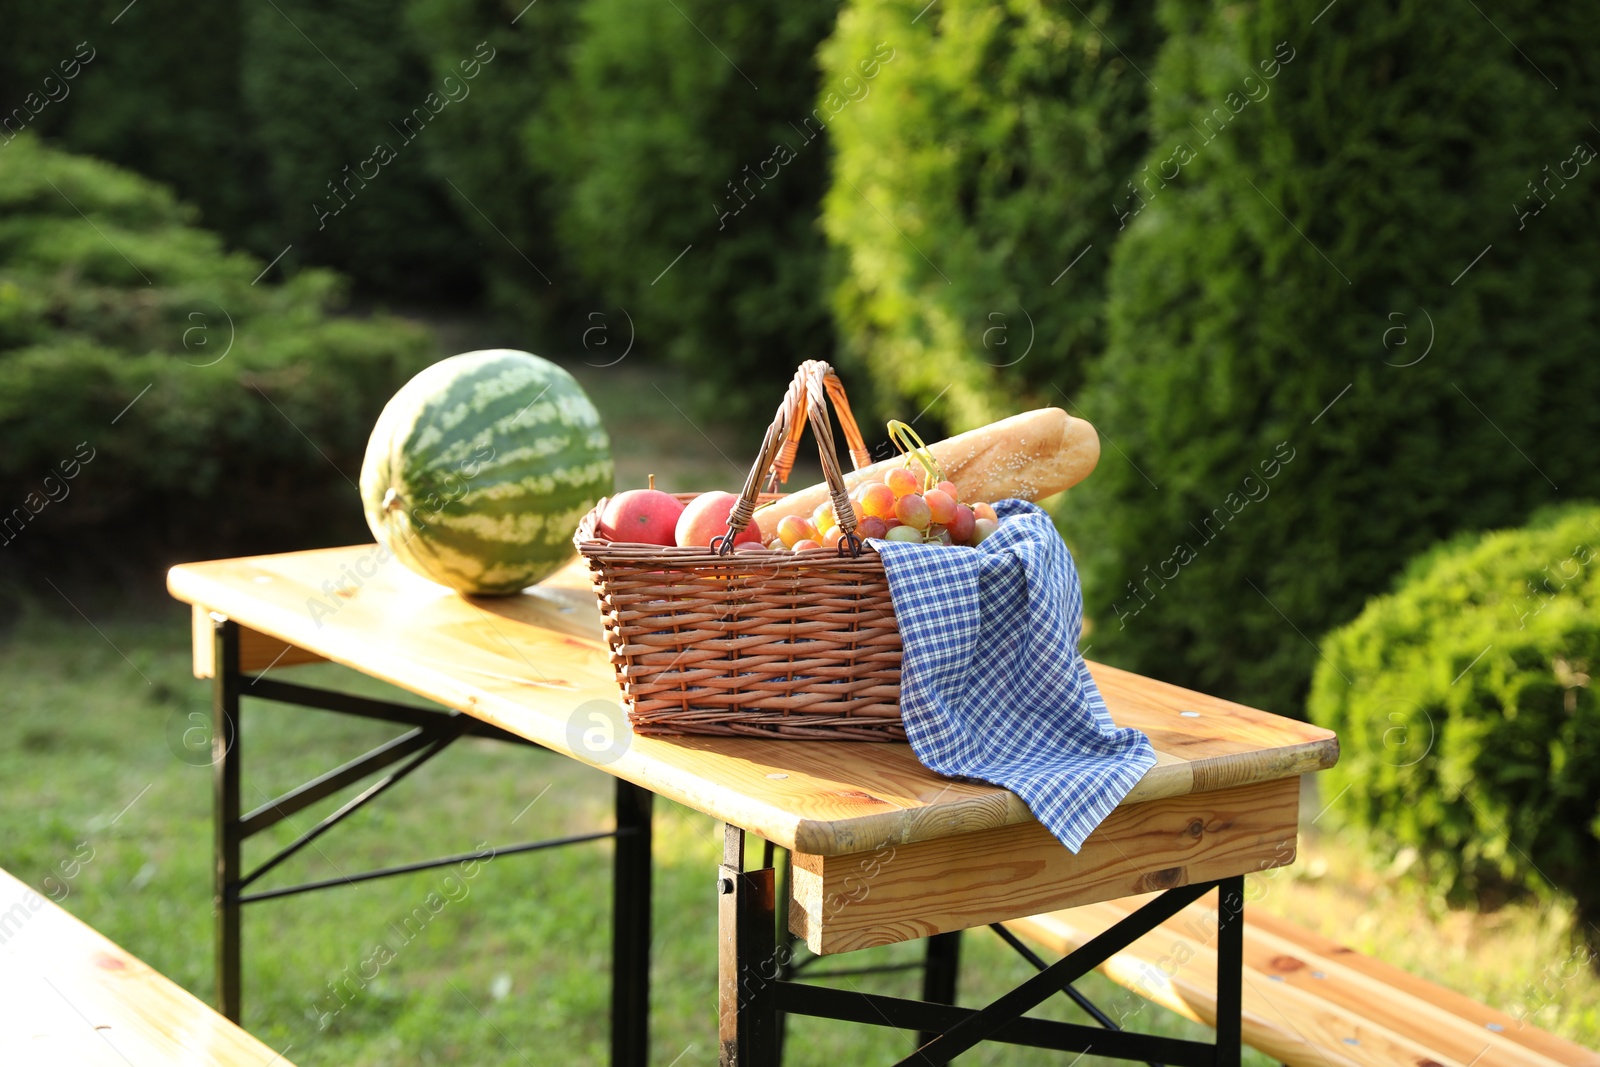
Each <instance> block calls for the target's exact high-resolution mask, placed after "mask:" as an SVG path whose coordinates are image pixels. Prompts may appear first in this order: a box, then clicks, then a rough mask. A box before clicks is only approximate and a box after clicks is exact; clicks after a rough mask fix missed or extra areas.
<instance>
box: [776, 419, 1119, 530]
mask: <svg viewBox="0 0 1600 1067" xmlns="http://www.w3.org/2000/svg"><path fill="white" fill-rule="evenodd" d="M928 450H929V451H931V452H932V453H933V455H934V458H935V459H937V460H938V461H939V466H940V468H941V469H942V470H943V473H944V476H945V477H946V478H948V479H949V480H950V481H952V482H954V483H955V485H956V488H957V489H958V490H960V492H961V499H962V500H964V501H966V502H968V503H973V502H976V501H980V500H985V501H995V500H1004V499H1006V498H1007V497H1016V498H1018V499H1021V500H1042V499H1044V498H1045V497H1047V496H1052V495H1054V494H1056V493H1059V492H1061V491H1062V490H1064V489H1070V488H1072V487H1073V486H1074V485H1077V484H1078V483H1079V482H1081V481H1083V479H1084V478H1086V477H1088V475H1089V472H1090V471H1092V470H1094V466H1095V464H1096V463H1098V462H1099V461H1100V435H1099V434H1097V433H1095V429H1094V427H1093V426H1091V425H1089V423H1087V422H1085V421H1084V420H1082V419H1075V418H1073V417H1072V416H1070V415H1068V414H1067V413H1066V412H1065V411H1062V410H1061V409H1060V408H1040V409H1038V410H1037V411H1025V412H1023V413H1022V414H1021V415H1013V416H1011V417H1010V418H1009V419H1001V420H1000V421H999V422H992V423H990V424H989V425H987V426H980V427H979V428H978V429H976V430H968V431H967V432H966V433H961V434H957V435H956V436H954V437H950V438H946V439H945V440H943V441H935V442H934V443H933V444H930V445H929V446H928ZM904 463H905V457H904V456H895V457H893V458H892V459H886V460H884V461H882V462H881V463H874V464H872V466H870V467H864V468H862V469H861V470H859V471H853V472H851V473H849V474H846V475H845V484H846V485H848V486H849V487H850V488H852V489H853V488H855V486H856V485H857V484H859V483H860V482H861V481H863V480H864V479H867V478H874V479H881V478H882V477H883V475H884V473H885V472H886V471H888V470H889V469H890V468H892V467H898V466H901V465H903V464H904ZM827 499H828V487H827V485H826V484H825V483H818V484H816V485H813V486H808V487H807V488H805V489H801V490H800V491H799V492H796V493H791V494H789V495H788V496H786V497H784V498H783V499H782V500H779V501H777V502H776V503H773V504H769V505H767V506H766V507H764V508H761V509H759V510H758V511H757V512H756V521H757V522H758V523H760V525H761V533H762V539H763V540H766V539H768V538H770V537H772V536H773V535H774V534H775V533H776V532H777V528H778V520H780V519H782V518H783V517H784V516H785V515H806V516H809V515H810V514H811V513H812V512H813V511H815V510H816V507H817V505H818V504H820V503H822V502H823V501H824V500H827Z"/></svg>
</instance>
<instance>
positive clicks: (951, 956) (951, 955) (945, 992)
mask: <svg viewBox="0 0 1600 1067" xmlns="http://www.w3.org/2000/svg"><path fill="white" fill-rule="evenodd" d="M960 973H961V931H960V930H955V931H953V932H951V933H948V934H934V935H933V936H932V937H930V938H928V962H927V965H926V967H925V969H924V970H923V972H922V999H923V1000H924V1001H925V1002H927V1003H929V1004H954V1003H955V1002H956V979H957V977H958V976H959V975H960ZM938 1036H939V1035H938V1034H936V1033H928V1032H923V1033H920V1034H918V1035H917V1047H918V1048H921V1047H922V1046H923V1045H926V1044H927V1043H928V1042H930V1041H932V1040H933V1039H934V1038H936V1037H938Z"/></svg>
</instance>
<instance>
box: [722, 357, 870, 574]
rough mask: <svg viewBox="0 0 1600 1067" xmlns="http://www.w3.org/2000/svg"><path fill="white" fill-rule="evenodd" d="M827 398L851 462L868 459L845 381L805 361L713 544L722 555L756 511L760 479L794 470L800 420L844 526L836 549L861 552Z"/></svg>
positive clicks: (828, 369)
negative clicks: (807, 428) (724, 527)
mask: <svg viewBox="0 0 1600 1067" xmlns="http://www.w3.org/2000/svg"><path fill="white" fill-rule="evenodd" d="M829 398H832V400H833V404H834V410H835V411H836V412H837V414H838V416H839V425H840V426H841V427H843V429H844V434H845V441H846V442H847V443H848V444H849V446H850V460H851V462H852V463H853V464H854V465H855V467H856V469H857V470H859V469H861V468H862V467H864V466H866V465H867V464H868V463H869V462H870V461H871V456H870V455H869V454H868V452H867V449H866V446H865V445H864V444H863V443H862V440H861V430H860V429H859V428H858V427H857V426H856V420H855V416H854V415H852V414H851V413H850V402H849V401H848V400H847V399H846V398H845V394H844V384H843V383H842V382H840V381H839V376H838V375H837V374H835V373H834V371H833V368H832V367H831V366H829V365H828V364H827V363H824V362H822V361H821V360H816V359H808V360H806V361H805V362H804V363H802V364H800V367H799V369H798V370H796V371H795V375H794V380H793V381H791V382H790V383H789V388H788V390H787V391H786V392H785V393H784V395H783V403H782V404H781V405H779V407H778V414H777V415H776V416H775V417H774V418H773V420H772V425H771V426H768V427H767V433H766V437H765V438H763V439H762V442H761V452H760V454H759V455H757V456H756V461H755V464H754V465H753V466H752V467H751V468H750V473H749V475H748V476H746V478H745V480H744V489H743V491H742V492H741V493H740V494H739V502H738V503H737V504H735V505H734V507H733V511H732V513H731V514H729V515H728V532H727V533H725V534H723V535H722V536H721V537H720V538H719V539H717V540H716V541H714V542H713V547H714V548H715V549H716V551H718V552H719V553H721V554H722V555H727V554H728V553H730V552H732V551H733V541H734V538H735V537H737V536H738V535H739V534H740V533H741V532H742V531H743V530H744V529H745V527H747V526H749V525H750V520H751V518H752V517H753V516H754V514H755V510H756V498H757V496H758V495H759V494H760V492H761V481H762V479H763V478H764V477H767V476H768V474H769V473H770V474H771V475H772V477H773V480H774V481H775V482H779V481H784V480H787V478H788V476H789V471H790V470H792V469H793V466H794V458H795V454H796V451H797V450H798V448H799V441H800V435H801V433H802V432H804V429H805V424H806V423H807V422H808V421H809V422H810V423H811V432H812V433H813V434H814V435H815V436H816V439H817V451H818V453H819V458H820V459H821V461H822V476H823V478H824V479H825V480H826V481H827V483H828V496H829V498H830V499H831V500H832V502H833V513H834V514H835V515H836V516H838V519H839V526H840V527H841V528H842V529H843V530H844V536H843V537H841V538H840V541H839V544H840V551H841V552H843V551H844V550H845V548H846V547H847V546H848V548H849V551H850V554H851V555H852V556H854V555H859V554H860V552H861V539H860V538H858V537H857V536H856V514H855V509H854V508H853V507H851V506H850V492H849V490H848V489H846V488H845V484H844V472H843V471H841V470H840V469H839V456H838V453H837V451H836V450H835V447H834V443H833V424H832V422H831V420H830V419H829V418H828V400H829Z"/></svg>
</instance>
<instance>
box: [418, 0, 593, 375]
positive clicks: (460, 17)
mask: <svg viewBox="0 0 1600 1067" xmlns="http://www.w3.org/2000/svg"><path fill="white" fill-rule="evenodd" d="M579 10H580V8H579V6H578V5H574V4H552V3H542V4H533V5H529V4H528V2H527V0H520V2H519V0H412V2H411V3H410V4H409V6H408V7H407V8H406V18H407V24H408V26H409V27H410V29H411V36H412V37H413V39H415V40H416V41H417V42H418V47H421V48H424V49H425V50H426V53H427V56H428V61H429V66H430V68H431V70H432V74H433V80H434V81H435V82H442V81H443V79H444V78H445V77H446V76H447V75H448V76H454V77H457V78H459V77H460V76H461V74H462V73H463V72H462V69H461V63H462V61H463V60H470V59H471V58H472V57H473V56H474V55H475V54H476V53H477V51H478V48H479V45H480V44H483V43H487V44H488V47H489V48H490V49H492V51H493V55H494V59H493V60H492V61H491V62H490V63H489V64H488V65H487V66H486V67H484V69H483V72H482V75H481V76H480V77H477V78H475V79H473V80H472V82H471V86H470V89H471V96H470V99H468V100H463V101H462V105H461V107H459V108H457V107H455V106H454V105H451V108H450V110H451V112H452V113H451V114H449V115H447V116H442V119H446V118H447V119H448V120H449V121H442V120H441V121H440V122H439V123H437V124H436V125H435V126H431V127H430V128H429V130H428V136H427V137H426V138H419V139H418V144H419V145H420V146H421V147H422V149H423V155H424V158H425V159H426V161H427V165H428V170H429V172H430V173H431V174H432V175H433V176H434V178H435V179H436V180H437V181H438V182H439V184H440V185H441V186H442V187H443V188H444V189H445V190H446V192H447V194H448V195H449V196H450V197H452V198H454V200H455V206H456V207H457V209H458V210H457V212H456V213H457V214H458V215H459V216H460V217H461V218H462V219H464V220H465V223H466V227H467V229H468V230H469V231H471V233H472V234H473V241H472V243H473V245H474V249H473V254H474V256H475V257H476V258H477V259H478V260H479V263H480V266H481V270H482V273H483V275H484V282H485V285H486V287H487V295H488V298H489V303H490V305H491V306H492V307H494V308H495V309H497V310H499V311H503V312H508V313H510V314H511V315H512V316H513V317H514V319H515V320H516V321H517V322H518V323H520V324H522V325H523V326H525V327H528V328H530V329H533V330H535V331H537V334H538V335H539V336H540V337H541V338H542V340H541V341H540V343H539V346H533V347H539V350H540V351H543V350H545V347H553V348H554V349H555V350H557V351H563V352H576V351H579V350H580V347H581V344H582V340H583V330H584V329H586V328H587V327H588V326H590V325H593V324H594V322H596V321H599V320H585V319H584V317H583V316H584V314H585V313H586V312H588V311H592V310H594V309H595V308H597V307H599V306H600V305H599V303H598V302H597V301H595V300H592V299H591V300H584V299H582V297H583V294H584V287H583V285H582V284H581V283H580V282H579V281H578V280H577V279H576V278H575V277H574V273H575V272H574V269H573V267H572V265H571V263H570V262H569V261H568V259H567V257H566V255H565V253H564V251H563V249H562V248H561V247H560V245H559V243H558V242H557V240H556V235H555V233H554V228H553V226H552V219H553V217H554V212H555V207H554V195H553V193H552V190H551V188H550V180H549V177H548V175H547V174H545V173H543V172H542V171H541V170H540V168H539V167H538V165H537V157H536V156H535V155H534V154H532V152H531V150H530V148H529V138H530V129H531V128H532V127H533V126H535V125H536V124H537V122H538V121H539V116H540V115H542V114H544V113H545V111H546V109H547V108H548V107H549V100H550V96H551V93H552V92H553V90H554V89H555V87H556V86H558V85H560V84H561V83H562V82H563V81H564V80H565V79H566V78H567V77H568V65H567V53H568V50H569V48H570V46H571V43H572V39H573V37H574V36H575V34H576V30H577V26H578V11H579ZM513 19H516V23H515V25H513V24H512V20H513ZM447 183H449V184H447ZM450 184H454V185H455V186H456V187H457V189H459V190H460V192H459V193H458V192H456V191H455V190H453V189H451V188H450ZM469 199H470V203H468V200H469ZM480 212H481V213H480ZM618 325H620V323H619V324H618ZM598 339H599V334H594V335H591V340H594V341H596V342H598ZM524 347H530V346H528V345H527V344H526V343H524ZM617 347H618V351H620V350H621V345H620V344H619V345H618V346H617ZM597 350H598V346H597ZM591 360H592V361H593V362H602V360H601V359H600V358H599V357H598V356H596V357H591Z"/></svg>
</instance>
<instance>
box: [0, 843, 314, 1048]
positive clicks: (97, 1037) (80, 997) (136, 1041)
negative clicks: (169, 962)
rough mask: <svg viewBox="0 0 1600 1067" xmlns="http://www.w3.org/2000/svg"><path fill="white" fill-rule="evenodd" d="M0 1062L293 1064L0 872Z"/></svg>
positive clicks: (26, 887)
mask: <svg viewBox="0 0 1600 1067" xmlns="http://www.w3.org/2000/svg"><path fill="white" fill-rule="evenodd" d="M0 1063H3V1064H5V1065H6V1067H60V1065H62V1064H72V1065H73V1067H102V1065H104V1067H127V1065H128V1064H130V1063H133V1064H140V1065H141V1067H142V1065H144V1064H156V1063H168V1064H207V1065H209V1067H294V1065H293V1064H291V1063H290V1062H289V1061H288V1060H286V1059H284V1058H283V1057H282V1056H281V1055H280V1054H278V1053H277V1052H274V1051H273V1050H272V1049H270V1048H268V1047H267V1046H266V1045H263V1044H262V1043H261V1042H260V1041H257V1040H256V1039H255V1038H253V1037H251V1036H250V1035H249V1034H248V1033H246V1032H245V1031H243V1030H241V1029H240V1028H239V1027H237V1026H235V1025H234V1024H233V1023H231V1022H229V1021H228V1020H227V1019H224V1018H223V1017H222V1016H221V1015H218V1014H217V1013H216V1012H214V1011H212V1010H211V1009H210V1008H208V1007H206V1005H204V1004H203V1003H201V1002H200V1001H199V1000H198V999H196V998H195V997H194V996H193V995H192V994H190V993H189V992H187V991H186V990H185V989H183V987H181V986H179V985H178V984H177V983H176V982H174V981H172V980H171V979H170V978H167V977H166V976H165V975H163V974H161V973H160V972H159V971H156V970H154V969H153V968H151V967H150V965H149V964H147V963H145V962H143V961H142V960H140V959H139V958H138V957H136V956H133V955H132V954H130V953H128V952H126V951H125V950H123V949H122V948H121V947H119V946H118V945H117V944H116V943H115V942H113V941H111V940H110V939H109V938H107V937H106V936H105V935H103V934H101V933H99V932H98V931H96V930H94V929H93V928H91V927H89V926H86V925H84V924H83V923H82V922H80V921H79V920H78V919H75V918H73V917H72V916H71V915H69V914H68V913H67V912H65V911H64V910H62V909H61V908H60V907H58V906H57V905H55V904H53V903H51V902H50V901H49V900H47V899H45V898H44V897H43V896H41V895H40V894H39V893H37V892H35V891H34V890H33V889H31V888H29V887H28V886H27V885H25V884H24V883H22V882H20V881H18V880H17V879H16V878H14V877H12V876H11V875H10V874H8V873H7V872H5V871H3V870H0Z"/></svg>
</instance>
